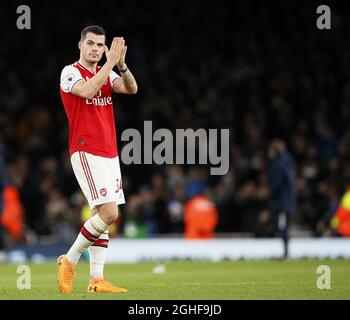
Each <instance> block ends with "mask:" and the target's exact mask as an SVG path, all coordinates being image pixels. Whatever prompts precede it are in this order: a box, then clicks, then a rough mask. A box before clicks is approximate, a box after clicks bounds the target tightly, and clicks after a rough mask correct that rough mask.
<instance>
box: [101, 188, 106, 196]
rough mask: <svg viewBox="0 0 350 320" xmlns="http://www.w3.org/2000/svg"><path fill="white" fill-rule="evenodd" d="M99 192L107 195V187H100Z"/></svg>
mask: <svg viewBox="0 0 350 320" xmlns="http://www.w3.org/2000/svg"><path fill="white" fill-rule="evenodd" d="M100 194H101V196H102V197H105V196H106V195H107V189H106V188H102V189H100Z"/></svg>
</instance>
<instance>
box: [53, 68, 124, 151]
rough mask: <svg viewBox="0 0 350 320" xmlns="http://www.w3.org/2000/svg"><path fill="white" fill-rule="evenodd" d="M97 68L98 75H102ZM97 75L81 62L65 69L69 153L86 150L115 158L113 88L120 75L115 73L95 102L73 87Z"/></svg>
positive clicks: (63, 86) (63, 90) (63, 82)
mask: <svg viewBox="0 0 350 320" xmlns="http://www.w3.org/2000/svg"><path fill="white" fill-rule="evenodd" d="M100 69H101V67H100V66H97V68H96V72H99V70H100ZM94 75H95V73H93V72H91V71H90V70H89V69H87V68H86V67H84V66H83V65H82V64H80V63H79V62H75V63H73V64H72V65H69V66H66V67H64V69H63V70H62V73H61V84H60V93H61V99H62V102H63V105H64V108H65V110H66V114H67V117H68V122H69V153H70V155H72V154H73V153H74V152H75V151H85V152H88V153H91V154H93V155H97V156H101V157H106V158H114V157H116V156H117V155H118V151H117V139H116V128H115V122H114V111H113V101H112V89H111V85H112V83H113V81H114V80H115V79H116V78H118V77H119V76H118V75H117V74H116V73H115V72H114V71H111V73H110V74H109V79H108V80H107V81H106V82H105V83H104V85H103V86H102V87H101V89H100V90H99V91H98V92H97V94H96V95H95V96H94V97H93V98H92V99H85V98H81V97H78V96H76V95H74V94H73V93H72V88H73V86H74V84H75V83H77V81H79V80H80V79H85V80H87V79H90V78H92V77H93V76H94Z"/></svg>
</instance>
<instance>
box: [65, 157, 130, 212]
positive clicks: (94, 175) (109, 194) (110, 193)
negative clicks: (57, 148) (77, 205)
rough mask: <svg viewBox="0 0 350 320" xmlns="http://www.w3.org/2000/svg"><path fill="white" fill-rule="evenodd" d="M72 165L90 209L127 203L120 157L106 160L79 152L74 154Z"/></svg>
mask: <svg viewBox="0 0 350 320" xmlns="http://www.w3.org/2000/svg"><path fill="white" fill-rule="evenodd" d="M71 163H72V167H73V171H74V174H75V176H76V178H77V180H78V183H79V186H80V188H81V190H82V191H83V193H84V195H85V197H86V199H87V201H88V203H89V207H90V209H93V208H95V207H96V206H97V205H100V204H103V203H107V202H116V203H117V204H118V205H119V204H124V203H125V198H124V192H123V187H122V176H121V172H120V164H119V158H118V157H115V158H105V157H100V156H95V155H93V154H91V153H87V152H85V151H77V152H74V153H73V154H72V156H71Z"/></svg>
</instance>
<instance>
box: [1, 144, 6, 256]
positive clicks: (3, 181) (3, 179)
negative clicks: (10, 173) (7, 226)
mask: <svg viewBox="0 0 350 320" xmlns="http://www.w3.org/2000/svg"><path fill="white" fill-rule="evenodd" d="M4 188H5V160H4V156H3V149H2V144H1V140H0V263H3V262H5V260H6V255H5V241H4V234H3V228H2V223H1V220H2V219H1V218H2V211H3V202H4V201H3V191H4Z"/></svg>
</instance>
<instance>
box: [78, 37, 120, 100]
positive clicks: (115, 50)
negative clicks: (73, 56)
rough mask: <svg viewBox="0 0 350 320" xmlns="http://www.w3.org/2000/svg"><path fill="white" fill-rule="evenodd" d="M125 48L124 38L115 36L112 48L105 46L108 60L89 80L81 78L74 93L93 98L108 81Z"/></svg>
mask: <svg viewBox="0 0 350 320" xmlns="http://www.w3.org/2000/svg"><path fill="white" fill-rule="evenodd" d="M123 48H124V39H123V38H118V37H116V38H113V41H112V45H111V48H110V50H108V48H107V46H105V50H106V57H107V61H106V63H105V64H104V65H103V67H102V68H101V70H100V71H99V72H97V73H96V74H95V75H94V76H93V77H92V78H90V79H89V80H85V79H80V80H79V81H77V82H76V83H75V84H74V86H73V87H72V93H73V94H75V95H77V96H79V97H81V98H86V99H92V98H93V97H94V96H95V95H96V93H97V92H98V91H99V90H100V89H101V87H102V86H103V84H104V83H105V82H106V81H107V79H108V77H109V74H110V72H111V71H112V69H113V68H114V66H116V65H117V64H118V63H119V61H120V60H121V56H122V53H123Z"/></svg>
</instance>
